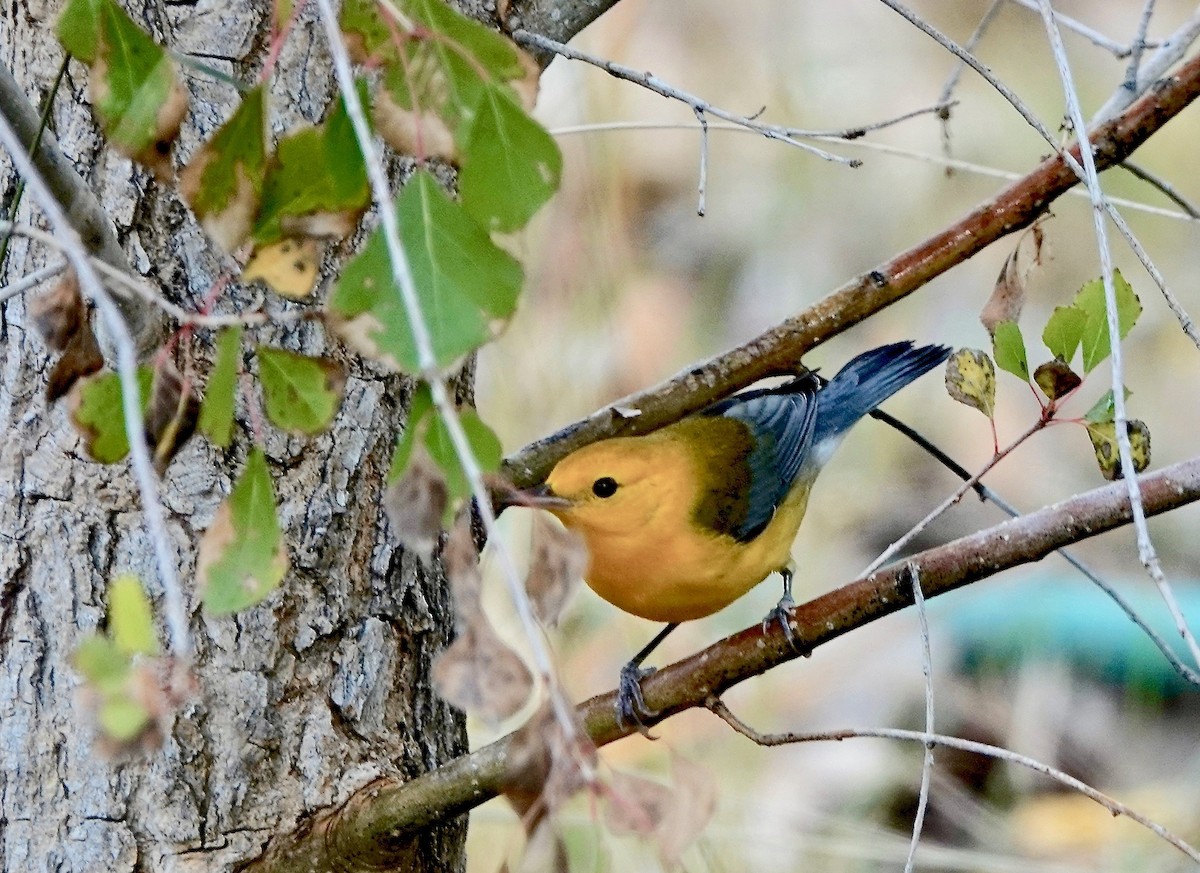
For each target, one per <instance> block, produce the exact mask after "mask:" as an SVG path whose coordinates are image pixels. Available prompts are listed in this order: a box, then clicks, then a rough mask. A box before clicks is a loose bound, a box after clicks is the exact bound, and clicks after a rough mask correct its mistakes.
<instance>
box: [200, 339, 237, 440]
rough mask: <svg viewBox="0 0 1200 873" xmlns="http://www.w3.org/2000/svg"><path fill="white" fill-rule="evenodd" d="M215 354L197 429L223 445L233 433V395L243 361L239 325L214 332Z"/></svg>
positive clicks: (235, 394) (234, 396)
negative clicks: (215, 335) (215, 334)
mask: <svg viewBox="0 0 1200 873" xmlns="http://www.w3.org/2000/svg"><path fill="white" fill-rule="evenodd" d="M216 347H217V354H216V360H214V361H213V368H212V373H210V374H209V377H208V386H207V387H206V388H205V391H204V404H203V405H202V406H201V407H200V431H201V432H202V433H204V434H205V435H206V436H207V437H208V438H209V439H210V440H212V442H213V444H214V445H218V446H220V447H221V448H225V447H226V446H228V445H229V440H230V438H231V437H232V436H233V409H234V399H235V398H236V397H237V377H238V369H239V367H240V366H241V362H242V327H241V325H237V326H235V327H229V328H226V329H225V330H223V331H221V333H220V334H218V335H217V342H216Z"/></svg>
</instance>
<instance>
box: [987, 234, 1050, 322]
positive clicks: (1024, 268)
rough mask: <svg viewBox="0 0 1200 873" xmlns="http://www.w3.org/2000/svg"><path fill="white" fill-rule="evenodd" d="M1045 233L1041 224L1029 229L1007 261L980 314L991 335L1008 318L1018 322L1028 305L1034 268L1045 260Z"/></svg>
mask: <svg viewBox="0 0 1200 873" xmlns="http://www.w3.org/2000/svg"><path fill="white" fill-rule="evenodd" d="M1042 242H1043V233H1042V228H1041V226H1040V225H1037V224H1035V225H1034V226H1033V227H1031V228H1029V230H1027V231H1026V232H1025V233H1024V234H1022V235H1021V238H1020V239H1019V240H1017V244H1016V246H1014V247H1013V250H1012V252H1011V253H1010V254H1009V256H1008V257H1007V258H1006V259H1005V261H1004V266H1003V267H1001V268H1000V275H999V276H998V277H997V278H996V285H995V287H994V288H993V289H992V296H991V297H989V298H988V300H987V303H985V304H984V306H983V310H982V311H981V312H980V313H979V320H980V321H981V322H983V326H984V327H985V328H987V331H988V333H989V334H994V333H995V332H996V325H998V324H1000V323H1001V322H1004V321H1017V320H1018V319H1019V318H1020V317H1021V310H1022V309H1023V308H1024V306H1025V290H1026V286H1027V284H1028V282H1029V275H1030V273H1032V272H1033V268H1034V267H1036V266H1040V265H1041V263H1042Z"/></svg>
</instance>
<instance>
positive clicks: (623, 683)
mask: <svg viewBox="0 0 1200 873" xmlns="http://www.w3.org/2000/svg"><path fill="white" fill-rule="evenodd" d="M654 672H655V668H654V667H646V668H644V669H643V668H642V667H640V666H639V665H638V663H637V662H636V661H630V662H629V663H628V664H626V665H625V666H624V667H622V668H621V678H620V681H619V682H618V683H617V725H618V727H620V728H621V729H622V730H624V729H625V728H626V727H627V726H630V727H636V728H637V730H638V732H639V733H641V734H643V735H644V736H647V737H650V731H649V728H647V727H646V725H645V724H644V723H643V722H642V719H643V718H654V717H655V716H656V715H658V713H659V710H657V709H651V708H650V707H648V706H647V705H646V698H644V697H643V696H642V680H643V679H645V678H646V677H647V676H650V675H651V674H653V673H654ZM650 739H654V738H653V737H650Z"/></svg>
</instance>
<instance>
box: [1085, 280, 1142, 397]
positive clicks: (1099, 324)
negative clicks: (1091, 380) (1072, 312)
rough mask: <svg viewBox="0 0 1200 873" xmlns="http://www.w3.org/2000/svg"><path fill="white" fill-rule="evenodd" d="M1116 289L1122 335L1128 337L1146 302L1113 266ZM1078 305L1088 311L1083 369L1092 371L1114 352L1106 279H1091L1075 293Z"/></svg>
mask: <svg viewBox="0 0 1200 873" xmlns="http://www.w3.org/2000/svg"><path fill="white" fill-rule="evenodd" d="M1113 291H1114V292H1115V295H1116V302H1117V325H1118V327H1119V329H1120V330H1119V333H1120V339H1125V337H1126V336H1127V335H1128V334H1129V331H1130V330H1131V329H1132V328H1133V326H1134V324H1135V323H1137V320H1138V316H1140V315H1141V314H1142V303H1141V301H1140V300H1138V298H1137V295H1136V294H1135V293H1133V288H1132V287H1130V285H1129V283H1128V282H1126V281H1125V278H1124V277H1123V276H1122V275H1121V272H1120V271H1119V270H1113ZM1075 306H1077V307H1078V308H1079V309H1081V310H1083V312H1084V313H1085V314H1086V315H1087V322H1086V324H1085V325H1084V328H1083V337H1082V340H1081V343H1080V344H1081V346H1082V348H1083V371H1084V372H1085V373H1090V372H1091V371H1092V370H1093V369H1094V368H1095V367H1096V365H1097V364H1099V363H1100V362H1101V361H1103V360H1104V359H1105V358H1107V357H1108V356H1109V354H1110V353H1111V352H1112V343H1111V342H1110V340H1109V333H1108V311H1107V309H1106V306H1105V299H1104V280H1103V279H1094V280H1093V281H1091V282H1088V283H1087V284H1086V285H1084V286H1083V287H1082V288H1081V289H1079V294H1077V295H1076V297H1075Z"/></svg>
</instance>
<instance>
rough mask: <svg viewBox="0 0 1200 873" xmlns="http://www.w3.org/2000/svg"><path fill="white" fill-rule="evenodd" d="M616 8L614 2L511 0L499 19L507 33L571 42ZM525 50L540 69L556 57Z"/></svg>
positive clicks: (531, 48)
mask: <svg viewBox="0 0 1200 873" xmlns="http://www.w3.org/2000/svg"><path fill="white" fill-rule="evenodd" d="M616 5H617V0H511V2H509V4H508V10H507V12H505V13H503V14H502V15H501V16H500V18H501V19H502V21H503V23H504V29H505V30H507V31H508V32H509V33H512V32H513V31H516V30H529V31H533V32H534V33H540V34H541V35H542V36H545V37H549V38H550V39H552V40H554V41H555V42H570V40H571V39H572V38H573V37H574V36H575V35H576V34H578V33H579V31H581V30H583V29H584V28H585V27H587V26H588V25H589V24H591V23H592V22H593V21H595V20H596V19H597V18H599V17H600V16H601V15H603V14H604V13H605V12H607V11H608V10H609V9H611V8H612V7H614V6H616ZM528 50H529V53H530V54H532V55H533V57H534V59H535V60H536V61H537V62H538V64H540V65H541V67H542V69H543V70H544V69H546V67H548V66H550V62H551V61H552V60H554V58H555V54H554V52H553V51H550V50H548V49H545V48H540V47H537V46H529V47H528Z"/></svg>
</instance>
